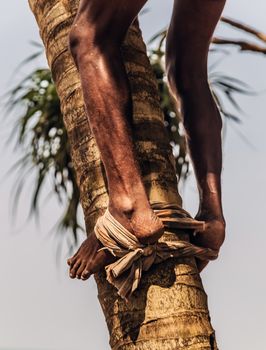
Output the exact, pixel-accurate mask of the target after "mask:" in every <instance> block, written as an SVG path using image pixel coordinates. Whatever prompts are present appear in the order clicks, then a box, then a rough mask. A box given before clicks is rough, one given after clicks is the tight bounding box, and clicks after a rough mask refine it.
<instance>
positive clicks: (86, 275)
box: [81, 264, 92, 281]
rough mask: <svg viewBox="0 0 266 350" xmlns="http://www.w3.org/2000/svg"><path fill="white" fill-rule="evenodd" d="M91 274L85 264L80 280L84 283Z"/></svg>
mask: <svg viewBox="0 0 266 350" xmlns="http://www.w3.org/2000/svg"><path fill="white" fill-rule="evenodd" d="M91 274H92V273H91V272H90V266H89V264H87V266H86V268H85V269H84V271H83V272H82V275H81V279H82V280H84V281H85V280H87V279H88V278H89V277H90V276H91Z"/></svg>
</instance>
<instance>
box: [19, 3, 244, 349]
mask: <svg viewBox="0 0 266 350" xmlns="http://www.w3.org/2000/svg"><path fill="white" fill-rule="evenodd" d="M29 3H30V6H31V9H32V11H33V13H34V15H35V17H36V20H37V23H38V25H39V28H40V34H41V37H42V40H43V43H44V46H45V50H46V55H47V59H48V63H49V66H50V68H51V72H52V77H53V81H54V83H55V86H56V90H57V93H58V96H59V99H60V102H59V100H56V98H55V96H57V95H56V91H55V87H54V85H53V83H52V80H51V75H50V71H49V70H39V71H36V72H35V74H34V75H33V77H31V78H30V79H31V81H33V82H34V84H33V85H32V86H31V88H30V90H27V93H24V94H23V91H24V90H23V88H24V87H25V85H23V84H22V85H20V88H19V89H18V90H15V91H13V95H12V96H13V98H14V100H15V101H16V96H17V95H16V94H17V93H22V95H20V99H21V98H22V99H23V100H24V101H26V102H27V113H26V114H25V115H24V118H22V119H21V121H22V123H21V124H20V142H23V140H25V138H26V137H27V135H26V130H27V127H28V126H29V120H30V119H31V118H33V117H34V118H35V124H34V133H33V135H34V136H33V137H32V138H30V144H31V148H30V153H29V154H28V155H26V156H25V159H31V160H34V163H35V165H36V166H37V167H38V169H39V176H38V181H37V185H36V189H35V193H34V201H33V207H36V204H37V199H38V194H39V191H40V188H41V186H42V183H43V181H44V178H45V176H46V174H47V173H48V172H49V170H50V169H53V171H54V174H53V175H54V176H53V178H54V189H55V191H56V192H57V193H58V194H59V195H60V194H61V192H62V191H63V192H65V193H67V192H68V191H70V192H71V196H70V197H69V201H68V207H67V210H66V213H65V216H64V218H63V221H62V222H63V223H64V227H71V228H72V230H73V232H74V235H76V232H77V229H78V227H79V224H78V223H77V221H76V210H77V207H78V202H79V198H80V202H81V205H82V208H83V212H84V218H85V224H86V232H87V233H88V234H89V233H90V232H91V230H93V227H94V225H95V222H96V219H97V218H98V216H99V215H100V214H101V213H103V212H104V210H105V208H106V205H107V201H108V193H107V186H106V177H105V173H104V169H103V166H102V163H101V161H100V155H99V151H98V149H97V146H96V143H95V140H94V138H93V136H92V134H91V131H90V128H89V124H88V120H87V117H86V114H85V109H84V103H83V99H82V92H81V86H80V80H79V76H78V73H77V70H76V68H75V66H74V63H73V61H72V58H71V56H70V54H69V51H68V32H69V29H70V26H71V24H72V22H73V19H74V17H75V14H76V11H77V6H78V0H38V1H37V0H29ZM161 35H162V36H163V33H162V34H161ZM218 40H219V39H217V42H218ZM161 42H162V41H161ZM160 49H161V48H160ZM153 54H154V55H155V52H153ZM123 55H124V60H125V64H126V68H127V72H128V76H129V79H130V83H131V90H132V97H133V102H134V118H133V119H134V135H135V140H134V141H135V145H136V149H137V155H138V160H139V163H140V166H141V170H142V175H143V180H144V183H145V186H146V188H147V191H148V193H149V198H150V200H153V199H156V200H161V201H168V202H176V203H179V204H180V205H181V204H182V203H181V198H180V196H179V194H178V191H177V177H176V173H177V174H178V175H179V176H181V175H182V174H184V173H186V172H187V170H186V169H187V158H186V148H185V143H184V138H183V137H182V135H181V133H178V130H179V121H178V119H176V118H175V117H176V112H175V110H174V108H173V106H172V103H171V101H170V100H167V98H168V97H167V96H168V94H167V91H165V89H166V85H165V84H163V71H162V69H161V65H160V60H161V57H162V56H161V52H160V51H157V56H156V55H155V56H154V55H153V56H152V57H153V59H154V57H156V59H155V60H154V61H153V67H154V70H155V72H156V76H157V79H158V80H159V88H160V92H161V96H164V97H165V98H166V100H164V99H161V100H160V95H159V91H158V87H157V82H156V77H155V75H154V72H153V71H152V68H151V64H150V62H149V59H148V57H147V52H146V47H145V45H144V43H143V40H142V36H141V32H140V29H139V27H138V23H137V21H136V22H135V23H134V24H133V25H132V27H131V29H130V31H129V33H128V36H127V38H126V41H125V43H124V45H123ZM235 83H236V82H235ZM26 85H27V84H26ZM222 87H223V88H224V91H226V93H227V94H228V92H229V94H231V92H232V87H233V82H232V81H229V80H227V81H225V82H224V84H223V85H222ZM239 89H240V88H239ZM243 91H244V92H246V90H245V89H243ZM15 101H13V102H15ZM221 107H222V106H221ZM228 116H229V114H228ZM63 123H64V124H63ZM165 124H166V126H167V127H168V128H165ZM167 130H168V133H167V132H166V131H167ZM170 140H171V141H172V144H173V145H180V146H181V148H180V150H179V153H178V155H177V157H176V158H177V161H176V160H175V159H174V156H173V153H172V149H171V146H170V142H169V141H170ZM70 153H71V157H70ZM27 157H28V158H27ZM68 184H70V185H71V186H70V187H71V188H70V190H69V186H68ZM18 190H19V188H18ZM165 239H175V240H176V239H182V240H188V239H189V237H188V235H187V234H186V233H184V232H181V231H180V232H178V231H172V232H169V235H167V238H166V237H165ZM95 279H96V282H97V285H98V290H99V301H100V303H101V306H102V309H103V312H104V314H105V317H106V322H107V325H108V328H109V332H110V345H111V348H112V349H127V350H129V349H139V350H141V349H143V350H144V349H153V348H154V349H158V350H159V349H164V350H165V349H181V348H182V349H196V348H197V349H217V346H216V341H215V335H214V330H213V328H212V326H211V323H210V317H209V312H208V307H207V296H206V293H205V292H204V289H203V286H202V282H201V279H200V276H199V274H198V271H197V268H196V265H195V261H194V259H193V258H190V259H188V258H186V259H182V260H181V259H178V260H177V259H172V260H168V261H166V262H165V263H164V264H159V265H157V266H156V267H154V268H152V269H151V270H150V271H149V273H147V274H146V275H144V276H143V280H142V282H141V288H140V289H139V290H138V291H137V292H136V293H135V295H134V297H133V298H132V299H131V301H130V302H129V303H125V302H124V301H123V300H121V299H120V298H119V297H118V296H117V294H116V292H115V290H114V289H113V287H112V286H111V285H109V284H108V283H107V282H106V279H105V275H104V272H101V273H98V274H97V275H95Z"/></svg>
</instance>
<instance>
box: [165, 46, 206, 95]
mask: <svg viewBox="0 0 266 350" xmlns="http://www.w3.org/2000/svg"><path fill="white" fill-rule="evenodd" d="M166 74H167V78H168V82H169V86H170V88H171V90H172V92H173V93H174V94H178V95H179V96H180V97H181V98H183V97H185V96H187V95H188V94H194V93H196V92H197V91H199V90H200V89H202V88H204V87H207V86H208V77H207V62H204V60H200V59H196V58H194V57H193V56H192V55H191V56H185V55H184V56H182V55H177V54H176V53H175V54H169V53H166Z"/></svg>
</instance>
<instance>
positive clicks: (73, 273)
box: [69, 260, 81, 278]
mask: <svg viewBox="0 0 266 350" xmlns="http://www.w3.org/2000/svg"><path fill="white" fill-rule="evenodd" d="M80 264H81V260H78V261H77V262H76V263H75V264H74V266H72V268H71V269H70V272H69V276H70V277H71V278H75V277H76V275H77V271H78V269H79V267H80Z"/></svg>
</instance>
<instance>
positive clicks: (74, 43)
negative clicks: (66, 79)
mask: <svg viewBox="0 0 266 350" xmlns="http://www.w3.org/2000/svg"><path fill="white" fill-rule="evenodd" d="M99 17H101V18H97V21H95V20H91V19H90V17H89V16H88V15H86V14H84V13H82V14H80V15H78V16H77V17H76V19H75V22H74V24H73V26H72V28H71V30H70V33H69V49H70V52H71V55H72V57H73V58H74V61H75V62H76V64H77V63H78V61H79V60H80V59H88V58H89V57H90V56H92V54H93V53H95V54H99V55H110V54H111V53H112V52H114V51H116V50H118V49H120V46H121V38H120V36H119V31H118V30H116V28H114V26H112V24H111V21H110V20H108V19H107V18H106V17H107V16H99Z"/></svg>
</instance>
